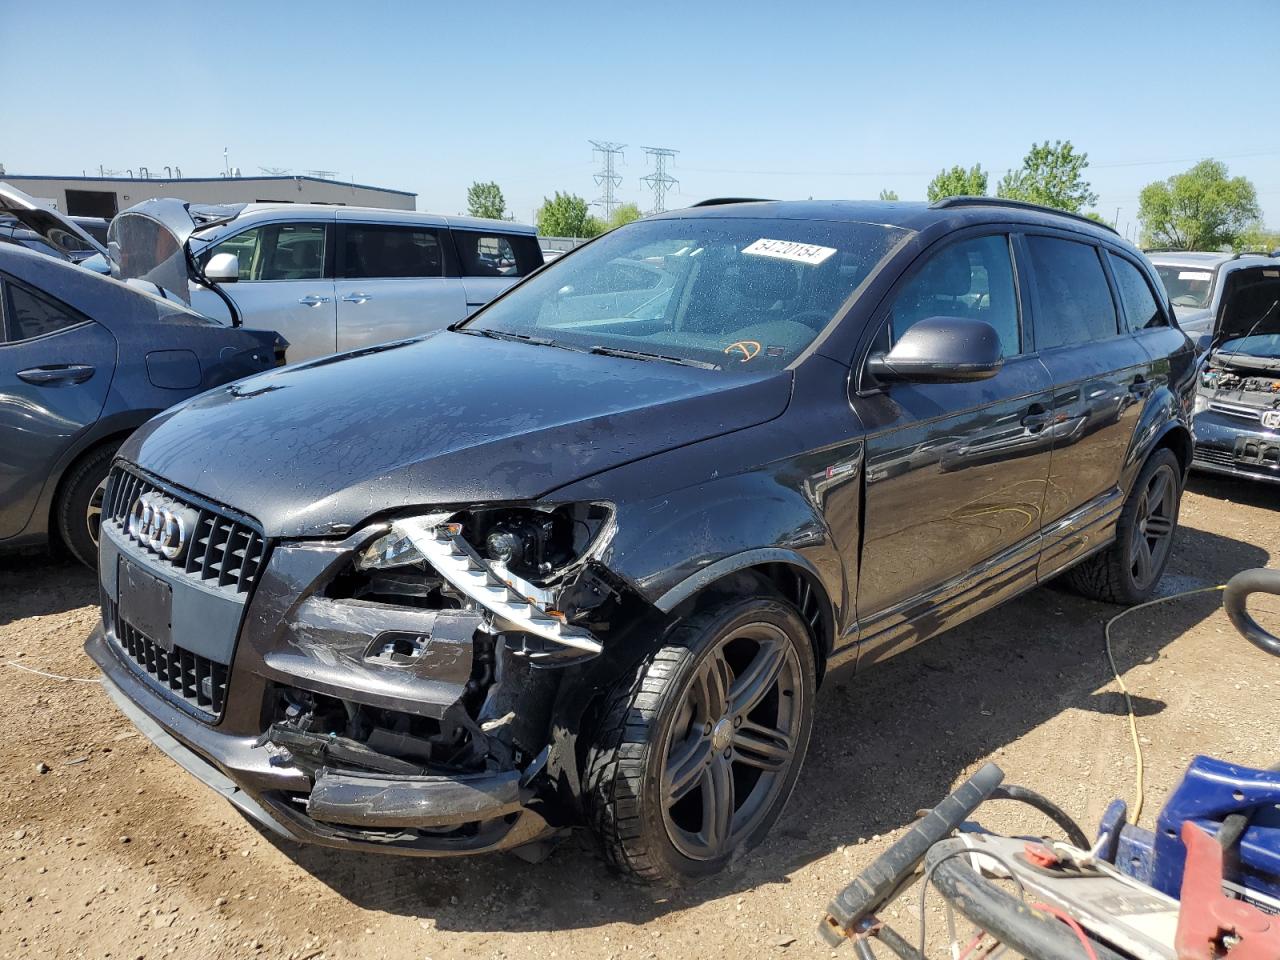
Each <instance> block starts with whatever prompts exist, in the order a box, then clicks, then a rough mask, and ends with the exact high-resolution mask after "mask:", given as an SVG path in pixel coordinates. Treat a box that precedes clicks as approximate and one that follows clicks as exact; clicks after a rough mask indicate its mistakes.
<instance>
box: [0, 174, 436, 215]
mask: <svg viewBox="0 0 1280 960" xmlns="http://www.w3.org/2000/svg"><path fill="white" fill-rule="evenodd" d="M0 179H3V180H4V181H5V182H7V183H10V184H12V185H13V186H15V187H17V188H18V189H19V190H21V191H22V192H23V193H26V194H28V195H30V196H32V197H34V198H36V199H37V200H41V201H44V202H47V203H49V204H50V205H51V206H53V207H54V208H55V209H56V210H58V211H60V212H62V213H65V214H67V215H69V216H73V217H105V218H107V219H110V218H111V217H114V216H115V215H116V214H117V213H119V212H120V211H121V210H124V209H125V208H126V207H131V206H133V205H134V204H135V203H141V202H142V201H143V200H151V199H154V198H156V197H177V198H178V199H179V200H186V201H188V202H189V203H255V202H269V203H332V204H343V205H347V206H353V207H386V208H388V209H391V210H413V209H414V208H415V207H416V205H417V202H418V195H417V194H416V193H409V192H407V191H405V190H388V189H386V188H385V187H371V186H367V185H365V184H361V183H343V182H341V181H338V180H327V179H323V178H321V177H305V176H297V177H294V176H282V177H165V178H160V177H57V176H29V175H28V176H24V175H22V174H12V175H8V174H6V175H4V176H2V177H0Z"/></svg>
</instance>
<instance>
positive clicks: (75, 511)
mask: <svg viewBox="0 0 1280 960" xmlns="http://www.w3.org/2000/svg"><path fill="white" fill-rule="evenodd" d="M117 449H118V448H117V446H116V445H115V444H109V445H107V446H105V447H99V448H98V449H96V450H92V451H90V452H89V453H88V454H87V455H86V456H84V457H82V458H81V459H80V460H79V462H77V463H76V464H75V465H74V466H73V467H72V468H71V470H70V471H69V472H68V473H67V475H66V476H65V477H64V478H63V481H62V488H61V489H60V490H59V491H58V502H57V503H56V504H55V505H54V512H55V514H56V516H57V518H58V532H59V533H60V534H61V535H62V542H63V543H64V544H65V545H66V547H67V549H68V550H70V551H71V554H72V556H74V557H75V558H76V559H77V560H79V561H80V562H81V563H83V564H84V565H85V566H87V567H90V568H92V569H94V570H96V569H97V568H98V526H99V522H100V518H101V513H102V494H103V491H104V488H105V485H106V482H107V473H108V472H109V471H110V469H111V461H112V459H113V458H114V457H115V455H116V450H117Z"/></svg>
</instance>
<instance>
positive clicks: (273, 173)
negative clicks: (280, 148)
mask: <svg viewBox="0 0 1280 960" xmlns="http://www.w3.org/2000/svg"><path fill="white" fill-rule="evenodd" d="M258 169H259V170H261V171H262V172H263V173H265V174H266V175H267V176H268V177H279V176H283V175H284V174H286V173H288V172H289V168H288V167H259V168H258Z"/></svg>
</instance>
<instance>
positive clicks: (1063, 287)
mask: <svg viewBox="0 0 1280 960" xmlns="http://www.w3.org/2000/svg"><path fill="white" fill-rule="evenodd" d="M1027 249H1028V250H1029V251H1030V254H1031V266H1032V268H1033V269H1034V270H1035V274H1036V347H1037V348H1038V349H1041V350H1048V349H1052V348H1053V347H1062V346H1067V345H1068V344H1074V343H1091V342H1093V341H1095V340H1102V339H1105V338H1106V337H1114V336H1115V335H1116V334H1117V333H1118V332H1119V327H1118V326H1117V324H1116V305H1115V302H1114V301H1113V300H1112V299H1111V287H1110V286H1108V284H1107V275H1106V274H1105V273H1104V272H1103V270H1102V261H1101V260H1099V259H1098V249H1097V247H1094V246H1093V245H1092V244H1088V243H1077V242H1076V241H1074V240H1059V239H1058V238H1056V237H1027Z"/></svg>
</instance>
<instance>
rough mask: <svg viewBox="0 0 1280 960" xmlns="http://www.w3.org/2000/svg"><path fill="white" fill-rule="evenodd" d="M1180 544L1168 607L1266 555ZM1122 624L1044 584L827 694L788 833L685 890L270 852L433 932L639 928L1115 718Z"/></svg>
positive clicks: (1130, 632) (1159, 643)
mask: <svg viewBox="0 0 1280 960" xmlns="http://www.w3.org/2000/svg"><path fill="white" fill-rule="evenodd" d="M1178 537H1179V539H1178V542H1177V546H1176V552H1175V554H1174V556H1173V558H1172V560H1171V563H1170V569H1169V574H1168V578H1167V583H1166V592H1168V593H1172V592H1177V591H1179V590H1188V589H1193V588H1195V587H1197V586H1209V585H1212V584H1215V583H1220V582H1223V581H1225V580H1226V579H1227V578H1228V577H1229V576H1231V575H1232V574H1234V573H1236V572H1238V571H1240V570H1242V569H1245V568H1249V567H1258V566H1264V565H1265V564H1266V563H1267V561H1268V554H1267V553H1266V552H1265V551H1264V550H1261V549H1259V548H1257V547H1253V546H1251V545H1249V544H1245V543H1241V542H1239V541H1235V540H1229V539H1227V538H1224V537H1221V536H1218V535H1216V534H1213V533H1208V532H1205V531H1201V530H1195V529H1190V528H1185V527H1184V528H1183V529H1182V530H1180V531H1179V534H1178ZM1219 603H1220V596H1219V594H1217V593H1210V594H1203V595H1200V596H1195V597H1190V598H1187V599H1185V600H1181V601H1178V602H1175V603H1170V604H1168V605H1164V606H1160V607H1155V608H1152V609H1150V610H1149V611H1145V612H1144V614H1142V615H1135V616H1134V617H1132V618H1130V619H1129V621H1127V622H1125V623H1124V626H1123V627H1119V626H1118V627H1117V637H1118V638H1119V637H1121V636H1122V637H1123V641H1122V642H1119V643H1117V644H1116V648H1117V649H1116V654H1117V659H1118V661H1119V666H1120V669H1121V670H1122V671H1123V670H1127V669H1128V668H1130V667H1132V666H1134V665H1135V664H1137V663H1139V662H1144V661H1151V660H1153V659H1154V658H1156V657H1158V656H1159V654H1160V651H1161V650H1162V648H1163V647H1164V646H1165V645H1167V644H1169V643H1171V642H1172V641H1173V640H1175V639H1177V638H1178V637H1179V636H1180V635H1181V634H1183V633H1184V632H1185V631H1187V630H1188V629H1190V628H1191V627H1193V626H1194V625H1195V624H1197V623H1199V622H1200V621H1201V620H1203V619H1205V618H1206V617H1208V616H1209V615H1210V614H1211V613H1212V612H1213V611H1214V610H1215V609H1216V608H1217V607H1218V605H1219ZM1117 612H1119V608H1117V607H1112V606H1108V605H1105V604H1099V603H1094V602H1091V601H1087V600H1083V599H1081V598H1080V597H1078V596H1075V595H1074V594H1071V593H1069V592H1067V591H1065V590H1063V589H1061V588H1060V587H1058V586H1056V585H1054V586H1050V587H1046V588H1042V589H1039V590H1036V591H1034V592H1032V593H1031V594H1028V595H1026V596H1024V597H1021V598H1019V599H1018V600H1015V601H1013V602H1012V603H1009V604H1007V605H1005V606H1004V607H1002V608H1000V609H998V610H994V611H991V612H989V613H987V614H984V615H983V616H981V617H979V618H977V619H975V620H973V621H971V622H970V623H968V624H965V625H963V626H961V627H959V628H957V629H955V630H953V631H951V632H950V633H948V634H946V635H944V636H942V637H939V638H937V639H935V640H933V641H931V642H929V643H926V644H923V645H921V646H919V647H916V648H915V649H913V650H911V651H909V652H907V653H905V654H903V655H902V656H900V657H897V658H895V659H894V660H892V661H890V662H888V663H886V664H883V665H881V666H878V667H876V668H874V669H872V670H868V671H867V672H866V673H865V675H859V676H856V677H852V678H848V679H840V678H833V679H831V680H829V681H828V682H827V683H826V685H825V687H824V690H823V696H822V697H821V698H820V701H819V711H818V717H817V723H816V725H815V728H814V729H815V732H814V738H813V743H812V745H811V747H810V752H809V757H808V761H807V763H806V766H805V770H804V773H803V775H802V776H801V778H800V782H799V785H798V787H797V789H796V792H795V794H794V796H793V797H792V800H791V803H790V805H789V806H788V808H787V811H786V813H785V814H784V816H783V819H782V820H781V821H780V822H779V823H778V824H777V825H776V826H775V827H774V829H773V832H772V834H771V836H770V838H769V839H768V840H767V841H766V842H765V844H764V845H763V846H762V847H760V848H758V849H757V850H756V851H754V852H753V853H752V854H750V855H749V856H747V857H746V858H745V859H744V861H743V862H741V863H739V864H737V865H736V866H735V867H734V868H733V869H731V870H730V871H729V872H728V873H727V874H726V875H723V876H721V877H718V878H716V879H713V880H711V881H708V882H706V883H703V884H701V885H699V886H697V887H694V888H692V889H686V890H680V891H674V892H673V891H663V890H651V889H643V888H642V889H638V888H636V887H632V886H629V885H626V884H623V883H620V882H618V880H617V879H616V878H613V877H612V876H610V875H609V874H608V873H607V872H606V871H605V870H604V868H603V867H602V865H601V863H600V861H599V860H598V859H597V858H596V856H595V855H594V853H593V852H592V851H591V850H590V848H589V846H588V845H587V841H586V840H585V838H583V837H577V836H576V837H574V838H573V839H571V840H569V841H567V842H566V843H565V844H563V845H562V846H561V847H560V848H559V849H558V850H556V852H555V853H553V854H552V856H551V857H550V858H549V859H547V860H546V861H544V862H542V863H540V864H536V865H532V864H527V863H524V862H522V861H519V860H517V859H515V858H514V857H510V856H493V857H487V858H473V859H463V860H439V861H419V860H410V859H405V858H398V857H380V856H374V855H364V854H361V855H351V854H344V853H339V852H334V851H329V850H324V849H321V848H315V847H302V846H298V845H294V844H287V843H282V844H279V846H280V848H281V849H282V850H283V851H284V852H285V853H286V855H288V856H290V857H291V858H293V859H294V860H295V861H296V862H297V863H298V864H299V865H300V866H302V867H303V868H304V869H306V870H307V871H309V872H310V873H312V874H313V875H314V876H316V877H317V878H318V879H320V880H321V881H322V882H324V883H325V884H327V885H329V886H330V887H331V888H333V889H334V890H335V891H336V892H338V893H339V894H341V895H342V896H344V897H346V898H347V899H349V900H350V901H352V902H353V903H355V904H357V905H359V906H361V907H364V908H367V909H371V910H381V911H387V912H391V913H395V914H401V915H405V916H415V917H420V918H423V919H426V918H431V919H432V920H433V921H434V923H435V925H436V927H437V928H439V929H451V930H470V931H485V930H492V931H511V930H517V931H518V930H555V929H571V928H588V927H595V926H599V925H602V924H607V923H618V922H621V923H635V924H639V923H644V922H646V921H648V920H651V919H653V918H654V917H656V916H660V915H662V914H663V913H666V912H668V911H670V910H673V909H680V908H683V907H687V906H691V905H694V904H697V903H700V902H703V901H705V900H709V899H715V898H719V897H724V896H730V895H732V894H734V893H735V892H737V891H740V890H747V889H751V888H755V887H759V886H761V885H763V884H769V883H786V882H787V876H788V874H789V873H791V872H793V871H795V870H796V869H797V868H799V867H801V866H802V865H804V864H806V863H809V862H811V861H813V860H815V859H817V858H820V857H823V856H825V855H827V854H828V853H830V852H831V851H833V850H834V849H835V848H836V847H838V846H840V845H842V844H848V843H852V842H854V841H856V840H857V839H858V838H862V837H870V836H872V835H874V834H882V833H886V832H888V831H890V830H893V829H895V828H897V827H900V826H902V825H904V824H906V823H908V822H910V820H911V819H912V815H913V813H914V811H916V810H918V809H920V808H922V807H927V806H930V805H932V804H933V803H935V802H936V801H937V800H938V799H939V798H940V797H942V796H943V795H945V794H946V793H947V792H948V791H949V790H950V789H951V786H952V784H953V782H954V781H955V779H956V778H957V777H958V776H959V775H960V774H961V773H962V772H964V770H965V769H966V768H967V767H968V766H969V765H970V764H972V763H973V762H975V761H976V760H978V759H980V758H983V757H986V756H989V755H991V754H992V753H994V752H995V751H996V750H997V749H999V748H1000V747H1002V746H1004V745H1006V744H1009V743H1011V742H1013V741H1014V740H1016V739H1018V738H1019V737H1021V736H1022V735H1024V734H1025V733H1027V732H1028V731H1030V730H1032V729H1034V728H1035V727H1037V726H1038V725H1040V724H1041V723H1043V722H1044V721H1046V720H1048V719H1049V718H1050V717H1052V716H1054V715H1056V714H1058V713H1060V712H1062V711H1064V710H1066V709H1068V708H1074V709H1079V710H1091V711H1098V712H1102V713H1107V714H1121V713H1123V704H1122V702H1121V700H1120V698H1119V697H1118V695H1117V694H1116V693H1114V692H1099V691H1101V690H1102V688H1103V687H1105V686H1107V684H1108V683H1109V682H1110V680H1111V675H1110V671H1109V669H1108V668H1107V665H1106V661H1105V657H1104V655H1103V640H1102V626H1103V623H1104V622H1105V620H1106V619H1108V618H1110V617H1112V616H1114V615H1115V614H1116V613H1117ZM1137 708H1138V711H1139V712H1140V713H1145V714H1150V713H1154V712H1158V711H1159V710H1162V709H1163V708H1164V704H1163V702H1161V701H1159V700H1151V699H1139V700H1138V702H1137ZM1033 786H1035V785H1033ZM834 892H835V890H834V889H833V890H832V893H833V894H834ZM818 906H819V905H817V904H815V909H816V908H817V907H818Z"/></svg>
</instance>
